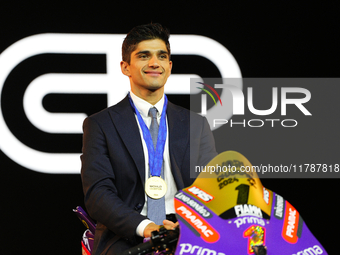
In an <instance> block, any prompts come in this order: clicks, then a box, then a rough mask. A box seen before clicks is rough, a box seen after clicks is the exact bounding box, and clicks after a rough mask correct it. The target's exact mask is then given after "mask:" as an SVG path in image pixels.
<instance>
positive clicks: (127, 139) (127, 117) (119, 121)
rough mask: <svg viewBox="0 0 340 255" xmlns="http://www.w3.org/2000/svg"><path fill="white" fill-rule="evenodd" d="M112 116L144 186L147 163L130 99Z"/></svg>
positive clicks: (113, 111) (120, 104)
mask: <svg viewBox="0 0 340 255" xmlns="http://www.w3.org/2000/svg"><path fill="white" fill-rule="evenodd" d="M110 115H111V119H112V122H113V124H114V125H115V127H116V129H117V132H118V133H119V135H120V137H121V139H122V140H123V143H124V144H125V146H126V148H127V150H128V151H129V153H130V155H131V157H132V158H133V160H134V162H135V165H136V168H137V170H138V172H139V175H140V177H141V181H142V183H143V184H144V182H145V161H144V153H143V146H142V141H141V136H140V133H139V128H138V125H137V121H136V118H135V115H134V112H133V109H132V107H131V105H130V102H129V99H128V97H125V98H124V99H123V100H122V101H121V102H120V103H118V104H117V105H115V106H114V107H112V108H111V111H110ZM137 141H139V142H137Z"/></svg>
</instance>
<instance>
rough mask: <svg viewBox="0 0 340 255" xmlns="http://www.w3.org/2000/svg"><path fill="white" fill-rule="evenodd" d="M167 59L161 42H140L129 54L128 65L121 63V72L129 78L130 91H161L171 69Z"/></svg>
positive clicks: (155, 40) (157, 40)
mask: <svg viewBox="0 0 340 255" xmlns="http://www.w3.org/2000/svg"><path fill="white" fill-rule="evenodd" d="M169 57H170V56H169V53H168V51H167V49H166V45H165V43H164V42H163V41H162V40H160V39H153V40H146V41H142V42H140V43H139V44H138V45H137V48H136V50H134V51H133V52H132V53H131V60H130V64H128V63H126V62H124V61H122V62H121V67H122V72H123V73H124V74H125V75H127V76H129V78H130V84H131V89H132V91H133V92H134V93H135V92H137V91H139V92H141V93H143V91H146V90H148V91H155V90H158V89H161V91H163V90H164V84H165V83H166V81H167V79H168V77H169V75H170V73H171V68H172V62H171V61H170V58H169ZM137 93H138V92H137Z"/></svg>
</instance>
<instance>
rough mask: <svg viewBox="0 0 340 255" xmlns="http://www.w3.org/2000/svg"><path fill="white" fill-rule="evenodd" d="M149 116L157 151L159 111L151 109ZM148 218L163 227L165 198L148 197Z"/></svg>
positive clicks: (162, 175)
mask: <svg viewBox="0 0 340 255" xmlns="http://www.w3.org/2000/svg"><path fill="white" fill-rule="evenodd" d="M149 116H150V117H151V118H152V120H151V125H150V128H149V130H150V134H151V138H152V142H153V146H154V149H155V150H156V145H157V137H158V122H157V109H156V108H155V107H153V108H150V110H149ZM161 177H162V179H163V180H164V167H163V165H162V172H161ZM147 203H148V204H147V206H148V218H149V219H150V220H152V221H153V222H155V223H156V224H157V225H163V220H165V217H166V215H165V199H164V196H163V197H162V198H159V199H153V198H151V197H149V196H147Z"/></svg>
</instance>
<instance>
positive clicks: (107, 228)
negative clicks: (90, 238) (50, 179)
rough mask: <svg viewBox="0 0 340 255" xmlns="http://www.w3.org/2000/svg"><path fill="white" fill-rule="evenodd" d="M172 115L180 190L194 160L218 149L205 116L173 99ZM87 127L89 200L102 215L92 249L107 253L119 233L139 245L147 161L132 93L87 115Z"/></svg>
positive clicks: (88, 206) (203, 162)
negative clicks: (132, 104) (105, 107)
mask: <svg viewBox="0 0 340 255" xmlns="http://www.w3.org/2000/svg"><path fill="white" fill-rule="evenodd" d="M167 118H168V130H169V153H170V161H171V171H172V174H173V176H174V180H175V182H176V185H177V189H178V190H180V189H183V188H185V187H187V186H189V185H190V184H191V183H192V182H193V181H194V179H192V178H190V171H189V169H190V162H191V164H192V167H194V165H200V166H201V165H202V166H204V165H206V164H207V163H208V162H209V161H210V160H211V159H212V158H213V157H214V156H216V155H217V153H216V151H215V143H214V139H213V136H212V132H211V131H210V128H209V125H208V122H207V121H206V119H205V118H203V117H201V116H199V115H197V114H195V113H192V112H190V111H189V110H187V109H184V108H182V107H179V106H176V105H174V104H172V103H170V102H169V103H168V107H167ZM190 124H191V125H192V127H194V128H191V130H190V129H189V127H190ZM83 129H84V137H83V154H82V156H81V160H82V169H81V177H82V182H83V189H84V195H85V206H86V209H87V211H88V212H89V214H90V216H91V217H92V218H93V219H94V220H96V221H97V228H96V233H95V242H94V250H93V253H92V254H93V255H95V254H106V252H107V250H108V249H109V248H110V246H113V245H115V244H116V243H117V244H118V243H119V242H117V241H118V240H119V239H120V240H124V241H126V242H127V243H129V244H131V246H133V245H136V228H137V226H138V225H139V223H140V222H141V221H142V220H144V219H146V217H145V216H142V215H141V214H140V212H141V210H142V207H143V205H144V201H145V197H144V194H145V193H144V182H145V163H144V153H143V147H142V141H141V139H142V138H141V135H140V133H139V129H138V125H137V122H136V119H135V116H134V112H133V110H132V107H131V106H130V103H129V100H128V98H127V97H126V98H125V99H123V100H122V101H121V102H120V103H118V104H117V105H114V106H112V107H110V108H107V109H105V110H103V111H101V112H99V113H97V114H94V115H92V116H90V117H88V118H86V120H85V121H84V125H83Z"/></svg>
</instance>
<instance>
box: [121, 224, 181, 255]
mask: <svg viewBox="0 0 340 255" xmlns="http://www.w3.org/2000/svg"><path fill="white" fill-rule="evenodd" d="M178 236H179V228H178V227H177V228H176V229H174V230H167V229H166V228H164V227H161V228H160V229H159V231H153V232H152V233H151V239H150V241H148V242H145V243H141V244H139V245H137V246H134V247H132V248H130V249H128V250H125V251H123V252H122V253H121V254H120V255H144V254H147V253H150V252H152V251H159V252H162V254H174V252H175V248H176V244H177V241H178Z"/></svg>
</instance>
